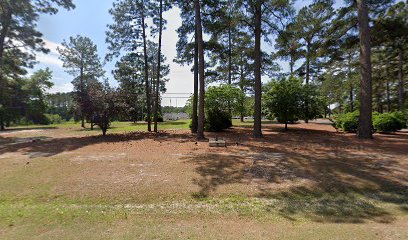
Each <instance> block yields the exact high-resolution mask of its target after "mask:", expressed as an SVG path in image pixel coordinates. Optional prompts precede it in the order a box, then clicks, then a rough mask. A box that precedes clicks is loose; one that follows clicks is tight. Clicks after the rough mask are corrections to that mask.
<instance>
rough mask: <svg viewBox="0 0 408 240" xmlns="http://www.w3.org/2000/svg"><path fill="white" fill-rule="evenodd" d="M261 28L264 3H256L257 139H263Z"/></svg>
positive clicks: (255, 108) (255, 126) (255, 121)
mask: <svg viewBox="0 0 408 240" xmlns="http://www.w3.org/2000/svg"><path fill="white" fill-rule="evenodd" d="M261 27H262V1H261V0H257V1H256V7H255V51H254V74H255V104H254V112H255V114H254V132H253V135H254V137H255V138H262V122H261V121H262V102H261V101H262V77H261Z"/></svg>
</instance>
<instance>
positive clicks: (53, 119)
mask: <svg viewBox="0 0 408 240" xmlns="http://www.w3.org/2000/svg"><path fill="white" fill-rule="evenodd" d="M45 117H46V118H47V123H48V124H59V123H62V122H63V120H62V118H61V116H60V115H58V114H45Z"/></svg>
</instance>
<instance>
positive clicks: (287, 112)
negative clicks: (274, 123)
mask: <svg viewBox="0 0 408 240" xmlns="http://www.w3.org/2000/svg"><path fill="white" fill-rule="evenodd" d="M266 89H267V91H266V93H265V94H264V112H265V113H266V115H267V116H269V118H270V119H273V118H277V119H278V121H279V122H281V123H285V124H287V123H288V122H294V121H296V120H297V119H298V118H299V116H301V115H302V111H303V104H302V91H303V90H302V83H301V81H300V80H299V79H297V78H294V77H290V78H288V79H281V80H277V81H272V82H269V83H268V85H267V86H266Z"/></svg>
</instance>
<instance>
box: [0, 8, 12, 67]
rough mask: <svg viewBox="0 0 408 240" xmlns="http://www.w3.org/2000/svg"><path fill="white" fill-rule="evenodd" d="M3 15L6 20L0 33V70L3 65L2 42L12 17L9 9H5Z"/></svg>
mask: <svg viewBox="0 0 408 240" xmlns="http://www.w3.org/2000/svg"><path fill="white" fill-rule="evenodd" d="M3 13H4V16H3V17H4V18H5V19H6V21H4V22H3V23H4V24H2V25H3V26H2V28H1V31H0V70H1V69H2V64H3V54H4V42H5V40H6V37H7V34H8V31H9V27H10V23H11V18H12V16H13V15H12V13H11V11H10V9H5V10H4V12H3Z"/></svg>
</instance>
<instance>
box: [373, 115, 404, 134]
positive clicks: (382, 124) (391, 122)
mask: <svg viewBox="0 0 408 240" xmlns="http://www.w3.org/2000/svg"><path fill="white" fill-rule="evenodd" d="M398 117H400V116H399V114H396V113H384V114H378V115H376V116H374V117H373V126H374V128H375V129H376V130H377V131H380V132H396V131H398V130H400V129H402V128H403V127H404V125H405V121H404V120H403V119H399V118H398Z"/></svg>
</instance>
